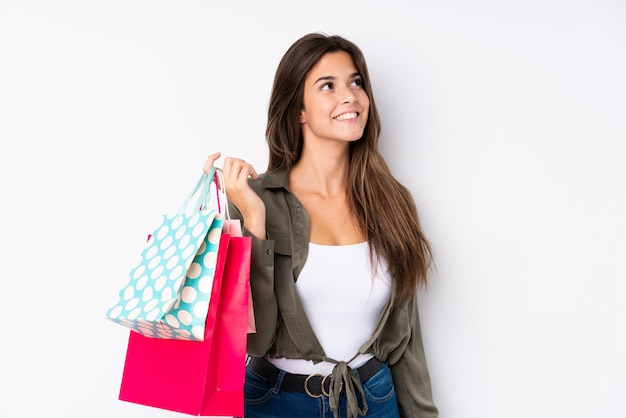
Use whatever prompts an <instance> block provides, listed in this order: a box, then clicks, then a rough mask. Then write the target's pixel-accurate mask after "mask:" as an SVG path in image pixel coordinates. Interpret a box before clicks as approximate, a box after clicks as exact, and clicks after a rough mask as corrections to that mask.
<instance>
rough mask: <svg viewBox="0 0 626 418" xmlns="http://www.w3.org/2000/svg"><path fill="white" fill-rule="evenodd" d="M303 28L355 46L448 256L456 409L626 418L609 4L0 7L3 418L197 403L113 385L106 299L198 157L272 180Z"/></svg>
mask: <svg viewBox="0 0 626 418" xmlns="http://www.w3.org/2000/svg"><path fill="white" fill-rule="evenodd" d="M314 31H323V32H326V33H331V34H340V35H343V36H345V37H347V38H349V39H351V40H353V41H354V42H356V43H357V44H358V45H359V46H360V47H361V48H362V50H363V51H364V53H365V55H366V57H367V59H368V63H369V67H370V71H371V76H372V82H373V87H374V93H375V98H376V100H377V103H378V105H379V109H380V113H381V117H382V121H383V135H382V139H381V149H382V151H383V153H384V155H385V156H386V158H387V160H388V163H389V164H390V166H391V167H392V170H393V172H394V174H395V175H396V176H397V177H398V178H399V179H400V180H401V181H402V182H403V183H404V184H406V185H407V186H408V187H409V188H410V190H411V192H412V193H413V195H414V197H415V199H416V202H417V204H418V207H419V211H420V214H421V217H422V221H423V224H424V229H425V231H426V233H427V235H428V236H429V237H430V239H431V241H432V244H433V247H434V249H435V254H436V262H437V267H438V270H437V273H436V274H433V277H432V284H431V287H430V288H429V289H428V290H427V291H426V292H423V293H422V294H421V295H420V300H421V305H420V312H421V316H422V325H423V333H424V339H425V345H426V350H427V356H428V360H429V364H430V371H431V376H432V382H433V389H434V396H435V399H436V402H437V404H438V405H439V407H440V409H441V417H442V418H503V417H505V418H624V417H626V402H625V401H624V393H626V332H625V331H626V328H625V326H626V303H624V299H625V297H626V257H625V256H626V215H625V214H626V198H625V187H624V186H625V184H624V179H626V165H625V164H624V163H623V160H624V157H625V155H624V147H623V144H624V141H625V140H626V77H624V74H626V48H625V47H624V45H626V4H625V3H624V2H623V1H619V0H573V1H565V0H563V1H559V0H541V1H540V0H526V1H507V2H497V1H490V0H475V1H472V2H465V1H461V0H443V1H415V2H409V1H406V2H403V1H399V0H386V1H384V2H383V1H381V2H374V1H365V0H361V1H358V2H354V1H351V2H348V1H339V0H337V1H313V2H292V1H259V2H256V1H238V2H212V1H163V0H150V1H148V0H145V1H144V0H142V1H138V0H128V1H120V0H107V1H69V0H59V1H29V0H19V1H17V0H16V1H11V0H1V1H0V138H1V144H2V145H1V147H2V151H1V154H0V170H1V172H0V179H1V180H0V181H1V182H2V202H3V203H2V205H1V219H2V233H1V237H2V238H1V240H2V248H1V249H0V254H1V257H2V263H1V265H2V291H1V293H0V294H1V295H2V298H1V302H0V318H1V322H2V324H3V327H2V330H3V332H2V340H1V346H2V353H1V354H0V375H1V376H2V378H1V379H0V386H1V390H0V416H2V417H65V416H90V417H111V416H115V417H120V418H121V417H129V418H130V417H132V418H141V417H172V418H173V417H177V416H182V415H180V414H175V413H172V412H167V411H161V410H156V409H153V408H147V407H143V406H139V405H134V404H129V403H125V402H121V401H118V400H117V395H118V389H119V383H120V377H121V372H122V366H123V360H124V356H125V350H126V340H127V334H128V333H127V331H126V330H125V329H124V328H122V327H120V326H118V325H116V324H113V323H112V322H109V321H107V320H106V319H105V317H104V312H105V311H106V309H107V308H108V307H109V306H110V304H112V303H113V302H114V299H115V297H116V295H117V292H118V290H119V287H120V286H121V285H122V284H123V282H124V280H125V277H126V274H127V273H128V270H129V269H130V267H131V265H132V263H133V262H134V261H135V259H136V257H137V256H138V253H139V251H140V249H141V248H142V245H143V240H144V239H145V236H146V233H147V231H150V230H151V228H152V227H153V226H154V225H155V222H157V221H158V217H159V216H160V215H161V214H162V213H165V212H172V211H175V210H176V209H178V207H179V205H180V204H181V203H182V201H183V200H184V198H185V197H186V195H187V193H188V192H189V190H190V188H191V187H192V186H193V184H194V182H195V180H196V179H197V176H198V175H199V174H200V170H201V167H202V164H203V163H204V160H205V158H206V156H207V155H208V154H209V153H211V152H214V151H218V150H219V151H222V152H223V153H224V154H227V155H233V156H238V157H242V158H245V159H247V160H248V161H250V162H252V163H253V164H255V166H256V167H257V168H258V169H259V171H263V170H264V169H265V165H266V162H267V152H266V146H265V140H264V129H265V117H266V110H267V101H268V97H269V93H270V88H271V83H272V78H273V74H274V71H275V69H276V65H277V64H278V61H279V59H280V57H281V56H282V54H283V53H284V52H285V50H286V49H287V48H288V46H289V45H290V44H291V43H292V42H293V41H295V40H296V39H297V38H298V37H300V36H302V35H304V34H305V33H308V32H314ZM390 216H393V214H390Z"/></svg>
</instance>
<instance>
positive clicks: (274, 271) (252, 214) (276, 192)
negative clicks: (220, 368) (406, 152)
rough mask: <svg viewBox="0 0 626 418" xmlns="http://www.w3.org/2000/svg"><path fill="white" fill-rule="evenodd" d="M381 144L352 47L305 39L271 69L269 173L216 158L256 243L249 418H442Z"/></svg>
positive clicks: (414, 222)
mask: <svg viewBox="0 0 626 418" xmlns="http://www.w3.org/2000/svg"><path fill="white" fill-rule="evenodd" d="M379 132H380V121H379V117H378V112H377V110H376V105H375V103H374V96H373V94H372V88H371V85H370V80H369V74H368V70H367V66H366V63H365V59H364V57H363V54H362V52H361V51H360V49H359V48H358V47H357V46H356V45H354V44H353V43H352V42H350V41H348V40H346V39H344V38H341V37H339V36H326V35H322V34H309V35H306V36H304V37H302V38H301V39H299V40H297V41H296V42H295V43H294V44H293V45H292V46H291V47H290V48H289V50H288V51H287V52H286V53H285V55H284V57H283V58H282V60H281V62H280V64H279V66H278V69H277V71H276V76H275V80H274V86H273V90H272V95H271V99H270V104H269V112H268V123H267V130H266V137H267V142H268V145H269V151H270V155H269V165H268V169H267V172H266V173H265V174H262V175H258V174H257V172H256V171H255V169H254V168H253V167H252V166H251V165H250V164H249V163H246V162H245V161H244V160H241V159H236V158H226V159H225V160H224V164H223V168H222V170H223V172H224V176H225V182H226V189H227V191H228V197H229V201H230V204H231V209H232V212H231V215H232V216H234V217H238V218H240V219H242V221H243V225H244V229H245V233H246V234H247V235H249V236H252V237H253V254H252V267H251V277H250V282H251V288H252V296H253V302H254V311H255V318H256V328H257V332H256V334H250V335H249V337H248V354H249V355H250V361H249V363H248V369H247V373H246V383H245V389H244V391H245V417H246V418H255V417H289V418H293V417H330V416H331V415H332V416H334V417H335V418H337V417H349V418H352V417H356V416H367V417H406V418H433V417H437V416H438V411H437V408H436V406H435V405H434V403H433V400H432V394H431V387H430V377H429V374H428V369H427V365H426V359H425V355H424V348H423V345H422V337H421V331H420V324H419V317H418V308H417V301H416V292H417V290H418V288H419V287H420V286H421V285H424V284H426V280H427V275H428V270H429V267H430V264H431V251H430V246H429V244H428V241H427V240H426V238H425V237H424V234H423V233H422V230H421V227H420V224H419V220H418V215H417V211H416V208H415V204H414V202H413V199H412V197H411V195H410V193H409V192H408V190H407V189H406V188H405V187H404V186H402V185H401V184H400V183H398V181H397V180H396V179H395V178H394V177H393V176H392V175H391V173H390V170H389V168H388V167H387V165H386V163H385V161H384V160H383V158H382V156H381V154H380V153H379V151H378V148H377V147H378V136H379ZM219 157H220V153H216V154H213V155H210V156H209V157H208V159H207V162H206V165H205V167H204V169H205V171H208V170H209V169H210V167H211V166H212V165H213V164H214V162H215V160H217V159H218V158H219ZM233 214H234V215H233Z"/></svg>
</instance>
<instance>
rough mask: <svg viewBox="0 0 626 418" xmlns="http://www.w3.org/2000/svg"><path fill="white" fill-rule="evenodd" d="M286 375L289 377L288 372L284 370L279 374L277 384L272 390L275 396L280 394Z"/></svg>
mask: <svg viewBox="0 0 626 418" xmlns="http://www.w3.org/2000/svg"><path fill="white" fill-rule="evenodd" d="M279 370H280V369H279ZM286 375H287V372H286V371H284V370H280V371H279V372H278V377H277V378H276V382H275V383H274V387H273V388H272V391H273V392H274V394H276V395H277V394H279V393H280V387H281V386H282V385H283V379H284V378H285V376H286Z"/></svg>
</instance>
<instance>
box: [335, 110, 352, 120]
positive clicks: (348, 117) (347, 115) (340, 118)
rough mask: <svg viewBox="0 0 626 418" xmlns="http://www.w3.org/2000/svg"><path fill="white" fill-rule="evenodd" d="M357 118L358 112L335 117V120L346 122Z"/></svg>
mask: <svg viewBox="0 0 626 418" xmlns="http://www.w3.org/2000/svg"><path fill="white" fill-rule="evenodd" d="M356 117H357V113H356V112H352V113H343V114H341V115H339V116H336V117H335V120H346V119H354V118H356Z"/></svg>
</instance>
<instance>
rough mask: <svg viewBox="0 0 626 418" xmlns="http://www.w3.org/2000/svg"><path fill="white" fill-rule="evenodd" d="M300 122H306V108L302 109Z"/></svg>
mask: <svg viewBox="0 0 626 418" xmlns="http://www.w3.org/2000/svg"><path fill="white" fill-rule="evenodd" d="M300 123H301V124H304V123H306V114H305V112H304V109H302V110H301V111H300Z"/></svg>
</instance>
